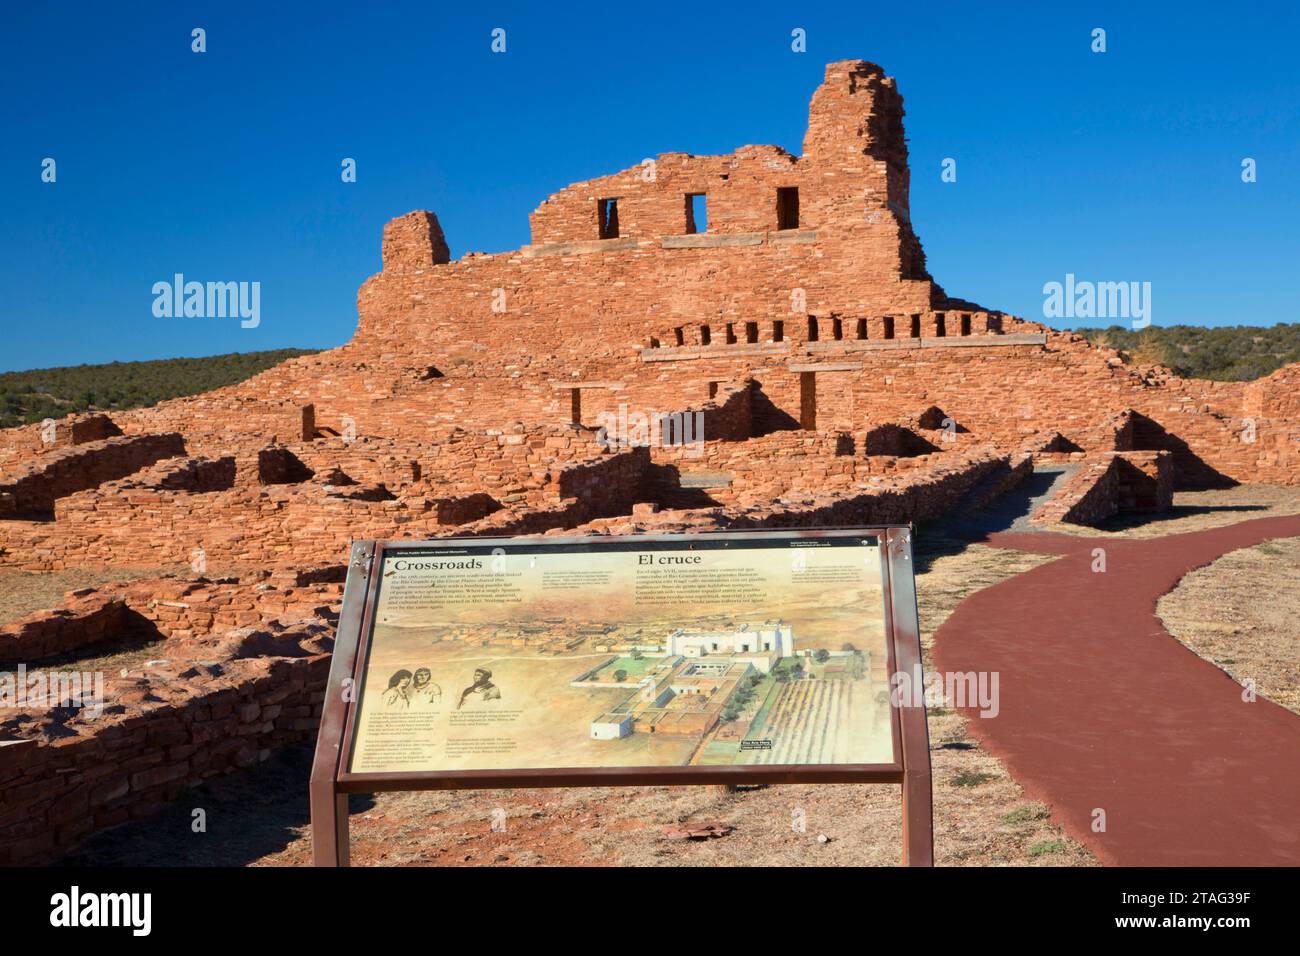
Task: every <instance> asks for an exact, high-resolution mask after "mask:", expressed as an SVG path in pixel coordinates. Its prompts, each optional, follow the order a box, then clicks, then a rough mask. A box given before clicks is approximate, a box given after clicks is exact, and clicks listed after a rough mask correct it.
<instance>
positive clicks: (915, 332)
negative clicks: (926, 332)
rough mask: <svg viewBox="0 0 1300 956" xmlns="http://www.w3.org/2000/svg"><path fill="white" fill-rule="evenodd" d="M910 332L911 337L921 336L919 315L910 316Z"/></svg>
mask: <svg viewBox="0 0 1300 956" xmlns="http://www.w3.org/2000/svg"><path fill="white" fill-rule="evenodd" d="M911 332H912V338H914V339H919V338H920V337H921V317H920V316H919V315H914V316H912V329H911Z"/></svg>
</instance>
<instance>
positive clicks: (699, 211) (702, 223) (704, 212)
mask: <svg viewBox="0 0 1300 956" xmlns="http://www.w3.org/2000/svg"><path fill="white" fill-rule="evenodd" d="M708 231H709V200H708V197H707V196H706V195H705V194H704V193H687V194H686V232H687V234H690V233H694V232H708Z"/></svg>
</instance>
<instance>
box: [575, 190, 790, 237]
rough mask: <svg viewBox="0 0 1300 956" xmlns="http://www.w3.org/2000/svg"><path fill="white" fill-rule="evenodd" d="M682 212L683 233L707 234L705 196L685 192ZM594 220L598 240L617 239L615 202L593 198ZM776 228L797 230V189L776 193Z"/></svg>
mask: <svg viewBox="0 0 1300 956" xmlns="http://www.w3.org/2000/svg"><path fill="white" fill-rule="evenodd" d="M684 199H685V203H684V213H685V217H686V234H687V235H694V234H696V233H702V232H708V231H709V197H708V195H707V194H706V193H686V195H685V197H684ZM596 218H597V223H598V225H599V229H600V238H602V239H617V238H618V236H619V232H618V199H617V198H610V199H597V200H596ZM776 228H777V229H798V228H799V187H798V186H781V187H779V188H778V189H777V191H776Z"/></svg>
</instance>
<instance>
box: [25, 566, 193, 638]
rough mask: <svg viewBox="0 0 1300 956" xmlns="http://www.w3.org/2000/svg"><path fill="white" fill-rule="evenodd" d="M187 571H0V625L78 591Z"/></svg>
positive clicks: (57, 603) (175, 568)
mask: <svg viewBox="0 0 1300 956" xmlns="http://www.w3.org/2000/svg"><path fill="white" fill-rule="evenodd" d="M181 570H183V571H187V572H188V571H189V567H188V566H187V565H174V566H169V567H165V568H153V569H149V568H144V569H141V568H95V569H87V570H82V569H74V570H68V571H49V572H44V573H41V572H34V571H0V624H7V623H9V622H10V621H16V620H18V619H19V618H20V617H26V616H27V615H28V614H31V613H32V612H33V611H44V610H46V609H48V608H55V607H60V606H62V605H63V603H64V600H63V596H64V595H65V594H66V593H67V592H68V591H75V590H77V589H78V588H94V587H101V586H103V585H105V584H116V583H119V582H122V581H135V580H138V579H140V578H156V577H158V576H159V575H162V574H172V573H175V572H177V571H181Z"/></svg>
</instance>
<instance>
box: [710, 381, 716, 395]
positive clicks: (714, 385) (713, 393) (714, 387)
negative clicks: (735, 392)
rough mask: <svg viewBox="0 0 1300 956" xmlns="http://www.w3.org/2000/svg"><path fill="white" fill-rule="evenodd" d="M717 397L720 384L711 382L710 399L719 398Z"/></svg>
mask: <svg viewBox="0 0 1300 956" xmlns="http://www.w3.org/2000/svg"><path fill="white" fill-rule="evenodd" d="M717 396H718V383H717V382H710V383H709V398H717Z"/></svg>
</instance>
